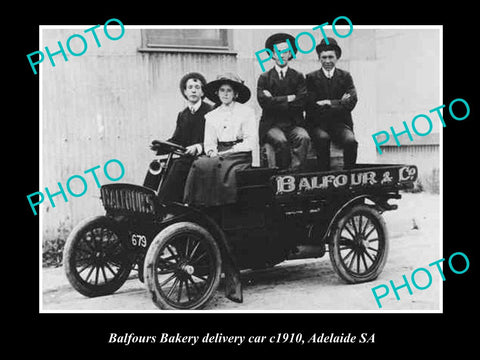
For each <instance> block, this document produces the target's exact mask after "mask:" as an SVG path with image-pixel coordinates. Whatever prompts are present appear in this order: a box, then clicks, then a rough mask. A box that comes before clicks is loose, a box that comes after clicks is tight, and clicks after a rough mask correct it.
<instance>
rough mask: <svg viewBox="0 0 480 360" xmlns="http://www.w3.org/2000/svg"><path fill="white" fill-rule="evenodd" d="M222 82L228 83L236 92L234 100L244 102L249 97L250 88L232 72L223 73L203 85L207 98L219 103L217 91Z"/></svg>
mask: <svg viewBox="0 0 480 360" xmlns="http://www.w3.org/2000/svg"><path fill="white" fill-rule="evenodd" d="M223 84H229V85H231V86H232V88H233V90H234V91H235V92H236V93H237V98H236V99H235V101H237V102H239V103H242V104H243V103H246V102H247V101H248V100H249V99H250V95H251V93H250V89H249V88H248V87H246V86H245V85H244V81H243V80H242V79H241V78H240V77H239V76H238V75H236V74H234V73H225V74H221V75H218V76H217V79H216V80H213V81H210V82H209V83H208V84H207V85H205V88H204V92H205V95H206V97H207V98H209V99H210V100H212V101H213V102H214V103H216V104H219V103H220V102H221V101H220V99H219V98H218V95H217V91H218V89H219V88H220V86H222V85H223Z"/></svg>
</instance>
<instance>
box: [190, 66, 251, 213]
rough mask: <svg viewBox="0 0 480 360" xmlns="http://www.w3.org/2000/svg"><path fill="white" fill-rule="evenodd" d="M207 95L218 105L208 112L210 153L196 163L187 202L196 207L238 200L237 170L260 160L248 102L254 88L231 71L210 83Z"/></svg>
mask: <svg viewBox="0 0 480 360" xmlns="http://www.w3.org/2000/svg"><path fill="white" fill-rule="evenodd" d="M205 95H206V96H207V98H209V99H210V100H212V101H213V102H214V103H216V104H217V105H218V106H217V108H215V109H214V110H212V111H211V112H209V113H208V114H207V115H205V119H206V122H205V138H204V150H205V154H206V156H202V157H200V158H198V159H197V160H196V161H195V162H194V163H193V165H192V168H191V170H190V173H189V175H188V178H187V182H186V185H185V197H184V202H185V203H187V204H192V205H196V206H216V205H224V204H229V203H234V202H235V201H236V194H237V193H236V176H235V173H236V171H238V170H241V169H246V168H249V167H250V166H252V165H253V166H258V162H259V159H258V152H259V150H258V128H257V121H256V119H255V113H254V111H253V109H252V108H250V107H249V106H247V105H244V103H245V102H247V101H248V100H249V99H250V95H251V94H250V90H249V89H248V88H247V87H246V86H245V85H244V84H243V81H242V80H241V79H240V78H239V77H238V76H237V75H235V74H232V73H227V74H224V75H220V76H218V77H217V79H216V80H214V81H212V82H210V83H208V84H207V85H206V86H205Z"/></svg>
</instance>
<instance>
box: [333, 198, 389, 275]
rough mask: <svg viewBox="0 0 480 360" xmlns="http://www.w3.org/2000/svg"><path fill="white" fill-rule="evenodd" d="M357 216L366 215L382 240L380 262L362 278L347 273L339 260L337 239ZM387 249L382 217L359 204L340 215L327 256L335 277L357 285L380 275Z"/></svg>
mask: <svg viewBox="0 0 480 360" xmlns="http://www.w3.org/2000/svg"><path fill="white" fill-rule="evenodd" d="M358 214H364V216H365V214H367V215H368V216H369V219H370V220H371V221H372V222H374V223H375V227H376V230H377V232H379V235H380V234H382V235H383V239H384V244H383V252H382V253H381V254H380V255H379V256H380V260H379V261H378V263H377V264H376V265H375V266H374V268H373V269H372V271H371V272H369V273H368V274H367V275H362V276H355V275H353V274H351V273H350V272H349V271H348V269H347V268H346V266H345V264H344V263H343V261H342V260H341V257H340V251H339V238H340V233H341V230H342V228H343V226H344V225H345V223H346V222H347V221H348V220H349V219H350V218H351V217H352V216H356V215H358ZM388 248H389V239H388V232H387V226H386V224H385V220H384V219H383V217H382V215H381V214H380V213H379V212H378V211H377V210H375V209H374V208H373V207H371V206H368V205H365V204H360V205H354V206H352V207H351V208H350V209H348V210H347V211H346V212H345V213H344V214H343V215H342V217H341V218H340V220H338V222H337V224H336V226H335V230H334V231H333V233H332V235H331V237H330V242H329V255H330V260H331V262H332V266H333V269H334V270H335V272H336V273H337V275H338V276H339V277H340V278H341V279H343V280H344V281H346V282H347V283H351V284H358V283H363V282H368V281H372V280H375V279H376V278H377V277H378V276H379V275H380V273H381V272H382V271H383V268H384V267H385V264H386V262H387V256H388Z"/></svg>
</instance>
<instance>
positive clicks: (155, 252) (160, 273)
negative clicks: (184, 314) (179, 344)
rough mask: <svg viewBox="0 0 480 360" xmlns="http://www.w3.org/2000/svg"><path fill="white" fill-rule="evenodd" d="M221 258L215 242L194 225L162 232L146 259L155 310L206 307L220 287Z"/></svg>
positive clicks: (186, 224)
mask: <svg viewBox="0 0 480 360" xmlns="http://www.w3.org/2000/svg"><path fill="white" fill-rule="evenodd" d="M221 264H222V262H221V256H220V250H219V247H218V245H217V243H216V241H215V239H214V238H213V237H212V235H210V233H209V232H208V231H206V230H205V229H204V228H202V227H201V226H199V225H197V224H194V223H191V222H181V223H176V224H173V225H170V226H168V227H166V228H165V229H163V230H162V231H160V233H159V234H158V235H157V236H156V237H155V239H154V240H153V242H152V244H151V245H150V247H149V249H148V252H147V255H146V257H145V265H144V266H145V267H144V275H145V281H146V284H147V287H148V290H149V292H150V294H151V297H152V300H153V302H154V303H155V305H156V306H158V307H159V308H161V309H169V310H172V309H177V310H191V309H198V308H201V307H203V306H204V305H205V304H206V303H207V302H208V301H209V300H210V298H211V297H212V295H213V294H214V292H215V290H216V289H217V287H218V284H219V281H220V275H221Z"/></svg>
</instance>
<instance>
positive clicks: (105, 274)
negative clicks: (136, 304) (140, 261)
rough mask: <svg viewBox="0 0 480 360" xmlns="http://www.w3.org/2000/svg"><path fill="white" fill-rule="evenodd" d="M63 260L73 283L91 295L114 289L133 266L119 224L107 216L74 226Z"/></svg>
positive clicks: (66, 244)
mask: <svg viewBox="0 0 480 360" xmlns="http://www.w3.org/2000/svg"><path fill="white" fill-rule="evenodd" d="M63 262H64V269H65V273H66V276H67V279H68V281H69V282H70V284H71V285H72V286H73V288H75V289H76V290H77V291H78V292H79V293H81V294H82V295H85V296H88V297H95V296H101V295H107V294H111V293H113V292H115V291H116V290H118V289H119V288H120V287H121V286H122V285H123V284H124V283H125V281H126V280H127V278H128V275H129V274H130V271H131V269H132V260H131V258H130V257H129V255H128V251H127V250H126V248H125V246H124V243H123V242H122V241H121V235H120V231H119V230H118V227H117V226H116V224H115V222H114V221H113V220H111V219H109V218H107V217H105V216H97V217H94V218H90V219H86V220H84V221H82V222H81V223H80V224H78V225H77V226H76V227H75V228H74V229H73V231H72V232H71V234H70V236H69V237H68V239H67V241H66V243H65V249H64V257H63Z"/></svg>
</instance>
